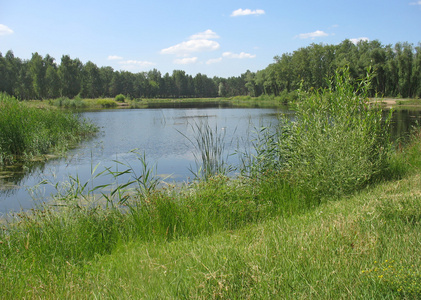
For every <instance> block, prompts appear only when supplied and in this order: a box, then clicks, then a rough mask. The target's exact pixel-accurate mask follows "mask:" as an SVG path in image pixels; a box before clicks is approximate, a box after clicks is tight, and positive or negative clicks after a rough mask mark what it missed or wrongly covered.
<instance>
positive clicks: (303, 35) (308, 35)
mask: <svg viewBox="0 0 421 300" xmlns="http://www.w3.org/2000/svg"><path fill="white" fill-rule="evenodd" d="M328 35H329V34H327V33H326V32H324V31H321V30H316V31H314V32H309V33H300V34H299V35H297V36H296V37H298V38H300V39H308V38H311V39H312V40H314V39H315V38H317V37H323V36H328Z"/></svg>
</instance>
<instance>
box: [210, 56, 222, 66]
mask: <svg viewBox="0 0 421 300" xmlns="http://www.w3.org/2000/svg"><path fill="white" fill-rule="evenodd" d="M221 61H222V57H218V58H211V59H209V60H208V61H207V62H206V64H207V65H211V64H216V63H220V62H221Z"/></svg>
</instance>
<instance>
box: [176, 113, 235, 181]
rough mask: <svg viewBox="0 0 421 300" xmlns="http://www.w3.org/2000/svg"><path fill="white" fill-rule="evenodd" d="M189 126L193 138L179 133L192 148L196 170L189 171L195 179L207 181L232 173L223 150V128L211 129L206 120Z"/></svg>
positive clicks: (224, 135) (224, 133) (224, 134)
mask: <svg viewBox="0 0 421 300" xmlns="http://www.w3.org/2000/svg"><path fill="white" fill-rule="evenodd" d="M190 126H191V129H192V131H193V135H194V137H193V138H189V137H187V136H186V135H185V134H183V133H181V132H180V133H181V134H182V135H183V136H184V137H185V138H186V139H187V140H188V141H189V142H190V144H191V145H192V146H193V149H194V151H193V156H194V158H195V162H196V170H194V169H190V171H191V172H192V173H193V175H194V176H195V178H196V179H204V180H207V179H209V178H210V177H212V176H215V175H217V174H222V175H227V174H228V173H229V172H230V171H232V169H233V168H232V167H231V166H230V165H229V164H228V162H227V160H228V155H227V154H226V150H225V143H227V141H226V139H225V137H226V131H225V130H224V129H223V128H222V129H218V126H215V128H212V127H211V126H210V125H209V123H208V120H207V119H205V120H202V119H201V120H200V121H199V122H195V123H194V124H190Z"/></svg>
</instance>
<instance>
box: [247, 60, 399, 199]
mask: <svg viewBox="0 0 421 300" xmlns="http://www.w3.org/2000/svg"><path fill="white" fill-rule="evenodd" d="M370 80H371V75H370V73H369V72H368V73H367V77H366V78H365V79H363V80H361V81H360V82H359V83H358V84H355V83H354V82H352V79H351V77H350V73H349V68H342V69H339V70H337V72H336V74H335V76H334V78H333V79H331V81H330V86H329V88H328V89H325V90H318V91H313V92H303V91H299V93H298V100H297V101H296V102H295V103H294V109H295V110H296V117H295V120H294V121H290V120H288V119H287V118H286V117H284V118H283V119H282V120H281V121H280V125H279V126H278V127H276V128H275V129H269V128H266V129H264V130H262V132H261V136H260V140H259V142H258V143H257V147H256V149H257V153H258V155H257V159H256V161H255V163H256V164H255V168H257V169H258V170H259V172H261V171H262V169H265V170H267V169H273V170H279V171H280V172H282V173H283V174H284V175H285V176H286V177H287V178H288V180H289V182H291V183H292V184H294V185H296V186H298V187H300V189H304V190H306V191H311V192H312V193H313V194H314V195H315V196H316V197H317V198H319V199H320V198H323V197H330V196H335V197H338V196H341V195H344V194H346V193H349V192H352V191H354V190H356V189H359V188H361V187H363V186H365V185H367V184H368V183H369V182H370V181H372V180H373V179H374V178H376V176H378V175H379V174H381V173H382V172H383V171H384V170H386V169H387V164H388V156H389V153H390V151H389V150H390V141H389V125H390V119H391V114H390V115H389V117H388V118H387V119H386V120H383V119H382V111H381V109H380V108H379V107H375V106H370V104H369V101H368V95H369V90H370Z"/></svg>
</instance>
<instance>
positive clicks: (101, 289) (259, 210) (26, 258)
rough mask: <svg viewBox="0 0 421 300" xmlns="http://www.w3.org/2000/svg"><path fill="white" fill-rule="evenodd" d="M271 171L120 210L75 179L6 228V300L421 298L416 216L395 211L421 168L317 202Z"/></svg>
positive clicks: (2, 255)
mask: <svg viewBox="0 0 421 300" xmlns="http://www.w3.org/2000/svg"><path fill="white" fill-rule="evenodd" d="M417 145H418V146H417V147H418V148H417V149H418V151H419V142H417ZM400 154H401V155H406V152H401V153H400ZM420 167H421V166H420V165H419V163H418V165H417V168H418V169H419V168H420ZM125 171H126V170H125ZM123 172H124V171H123ZM104 174H105V173H104ZM266 178H267V179H268V180H267V181H265V182H263V181H262V180H255V179H248V180H246V179H243V180H232V179H229V178H227V177H225V176H216V177H214V178H211V179H209V180H208V181H207V182H197V183H195V184H194V185H192V186H190V187H185V188H186V189H184V188H182V189H180V188H176V187H168V188H165V189H161V190H155V191H153V192H152V193H151V194H150V195H149V196H148V197H143V196H141V195H140V197H139V198H138V199H137V200H136V201H135V202H130V201H128V202H126V205H127V206H123V207H121V209H120V208H119V206H118V205H114V206H109V207H108V208H105V207H104V206H103V205H101V202H96V203H99V205H97V206H95V205H94V204H95V201H94V198H88V197H87V198H85V199H84V201H80V200H81V199H80V198H79V196H80V195H81V194H78V192H76V191H82V190H83V188H81V187H82V186H85V187H87V186H89V185H90V184H87V185H85V184H82V183H80V182H79V183H77V184H76V182H77V181H74V182H75V184H76V185H78V186H79V188H76V189H73V191H74V192H73V193H70V194H68V195H67V196H65V197H64V198H63V197H59V198H58V199H57V200H60V202H59V203H57V204H60V205H61V206H52V205H46V206H44V207H40V208H39V209H38V210H34V211H28V212H26V213H20V214H19V215H15V216H14V217H13V219H9V222H8V223H4V224H3V225H2V226H1V227H0V259H1V262H2V263H1V267H0V276H1V278H2V280H1V281H0V289H1V290H2V294H1V295H0V298H4V299H10V298H25V297H26V298H65V297H67V296H68V295H72V297H74V298H78V299H87V298H115V297H117V295H118V297H119V298H181V297H188V298H212V297H215V298H218V297H219V298H230V299H239V298H247V297H253V298H288V297H291V295H293V296H294V297H295V298H323V299H341V298H367V299H383V298H390V299H393V298H398V297H403V298H405V297H406V298H410V299H411V298H414V299H417V297H418V298H419V296H420V292H419V266H420V264H421V261H420V256H419V255H414V253H418V251H419V249H418V248H419V247H418V244H417V241H418V240H419V239H420V232H421V231H420V223H419V219H418V221H416V222H410V223H408V222H407V220H408V218H406V217H402V216H403V215H402V214H399V216H398V217H396V218H395V215H394V214H392V215H391V214H390V213H391V212H393V211H397V210H399V205H400V204H399V201H398V202H395V201H396V200H399V199H401V198H405V199H408V200H409V199H411V197H413V195H414V194H415V195H419V193H420V187H419V184H418V183H419V174H413V175H412V176H411V177H406V178H404V179H403V180H400V181H399V182H398V183H397V182H388V183H382V184H381V185H380V186H378V187H374V188H373V189H370V190H366V191H363V192H361V193H359V194H357V195H354V196H352V197H347V198H344V199H341V200H340V201H334V202H327V203H323V204H321V205H320V206H317V207H315V206H314V205H315V203H313V204H312V205H309V206H307V207H304V206H301V207H299V205H300V204H302V202H301V201H300V200H301V199H302V197H301V195H299V194H295V193H296V191H294V190H293V189H290V188H287V186H288V185H287V184H286V183H285V182H282V180H280V178H279V176H273V177H270V180H269V177H266ZM94 188H95V187H93V188H92V189H90V190H91V191H92V193H91V196H92V197H93V196H94V195H95V194H94V193H93V192H94V191H93V189H94ZM123 189H125V188H122V189H120V191H122V190H123ZM117 194H118V192H116V193H115V195H117ZM294 194H295V195H294ZM126 195H130V190H129V189H127V193H125V194H122V196H123V198H124V196H126ZM63 196H64V194H63ZM418 198H419V197H418ZM89 199H90V201H89ZM117 199H118V197H117ZM96 200H99V199H96ZM418 200H419V199H418ZM86 201H89V202H86ZM288 203H289V204H292V203H295V205H297V206H296V207H295V208H294V206H293V205H291V206H290V207H289V208H288V209H285V205H286V204H288ZM420 204H421V202H420V201H415V202H413V204H412V206H413V208H414V209H411V210H407V211H402V213H403V214H408V215H411V214H412V213H413V212H419V211H421V207H420ZM278 208H284V209H285V210H279V211H278V210H277V209H278ZM418 215H419V213H418ZM392 220H393V221H392ZM166 241H171V242H166ZM386 260H388V261H386ZM378 262H381V263H378ZM389 266H391V267H389ZM375 268H377V271H375ZM320 283H323V284H320Z"/></svg>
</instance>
